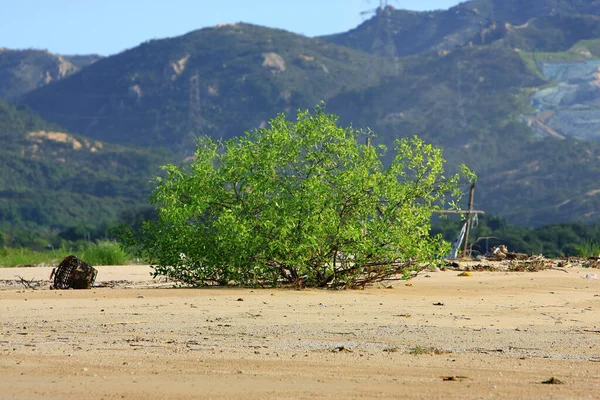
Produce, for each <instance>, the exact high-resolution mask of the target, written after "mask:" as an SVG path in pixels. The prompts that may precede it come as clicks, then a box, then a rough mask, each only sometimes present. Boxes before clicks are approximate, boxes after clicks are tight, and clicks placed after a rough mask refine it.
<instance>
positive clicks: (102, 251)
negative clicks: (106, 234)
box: [80, 241, 129, 265]
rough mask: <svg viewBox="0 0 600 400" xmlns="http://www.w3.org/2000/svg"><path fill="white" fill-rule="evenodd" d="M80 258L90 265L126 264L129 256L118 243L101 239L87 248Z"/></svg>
mask: <svg viewBox="0 0 600 400" xmlns="http://www.w3.org/2000/svg"><path fill="white" fill-rule="evenodd" d="M80 258H81V259H82V260H83V261H85V262H86V263H88V264H90V265H124V264H127V262H128V261H129V256H128V254H127V252H125V251H124V250H123V249H122V248H121V246H120V245H119V244H118V243H115V242H108V241H101V242H98V243H97V244H93V245H91V246H89V247H87V248H85V249H84V250H83V251H82V252H81V256H80Z"/></svg>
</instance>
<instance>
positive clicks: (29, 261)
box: [0, 241, 133, 268]
mask: <svg viewBox="0 0 600 400" xmlns="http://www.w3.org/2000/svg"><path fill="white" fill-rule="evenodd" d="M71 254H73V255H77V256H78V257H79V258H80V259H82V260H84V261H85V262H86V263H88V264H90V265H125V264H128V263H129V262H131V260H132V258H133V257H131V255H129V254H127V253H125V252H124V251H123V249H121V246H120V245H119V244H118V243H116V242H109V241H100V242H98V243H82V244H79V245H75V246H73V245H67V244H63V245H62V246H61V247H59V248H57V249H46V250H33V249H30V248H22V247H21V248H8V247H4V248H0V268H1V267H19V266H32V265H41V264H46V265H49V266H50V265H54V266H56V265H58V264H59V263H60V262H61V261H62V260H63V259H64V258H65V257H66V256H68V255H71Z"/></svg>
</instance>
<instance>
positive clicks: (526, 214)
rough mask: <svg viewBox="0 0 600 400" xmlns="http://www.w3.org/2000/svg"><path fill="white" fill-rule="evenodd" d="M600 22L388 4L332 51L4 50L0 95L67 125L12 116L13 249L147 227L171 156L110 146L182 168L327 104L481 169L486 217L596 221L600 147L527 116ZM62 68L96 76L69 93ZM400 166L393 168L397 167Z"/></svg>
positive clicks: (78, 78)
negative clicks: (156, 179)
mask: <svg viewBox="0 0 600 400" xmlns="http://www.w3.org/2000/svg"><path fill="white" fill-rule="evenodd" d="M584 14H588V15H584ZM598 14H600V5H599V3H598V2H596V1H594V2H589V1H587V0H571V1H568V2H566V1H562V0H536V1H529V2H523V1H520V0H473V1H468V2H465V3H461V4H460V5H458V6H456V7H453V8H452V9H450V10H446V11H432V12H423V13H420V12H407V11H402V10H394V9H393V8H387V9H386V10H380V11H379V12H377V13H376V14H375V15H374V17H373V18H372V19H370V20H368V21H365V23H364V24H362V25H361V26H359V27H357V29H354V30H352V31H350V32H346V33H343V34H340V35H333V36H330V37H324V38H320V39H314V38H307V37H303V36H301V35H295V34H292V33H289V32H284V31H281V30H276V29H268V28H264V27H259V26H254V25H249V24H234V25H226V26H220V27H215V28H209V29H202V30H198V31H194V32H190V33H189V34H186V35H183V36H180V37H175V38H170V39H164V40H151V41H148V42H146V43H143V44H142V45H140V46H138V47H136V48H134V49H131V50H127V51H124V52H122V53H120V54H117V55H115V56H111V57H107V58H104V59H98V57H96V56H73V57H62V58H60V57H58V56H55V55H52V54H49V53H47V52H40V51H29V50H27V51H10V50H2V51H0V98H1V97H5V98H10V99H19V100H20V101H22V104H26V105H27V106H30V107H32V108H33V109H35V110H37V111H38V112H40V113H41V114H42V115H43V116H45V117H46V118H48V119H52V121H53V122H54V123H57V124H60V126H57V125H54V124H51V123H48V122H44V121H43V120H41V119H40V118H39V117H37V116H35V115H34V114H32V113H31V111H29V110H28V109H26V108H25V106H23V107H18V108H15V107H13V106H8V105H5V104H0V140H1V143H2V147H1V148H0V232H1V233H2V234H1V235H0V246H12V247H19V246H28V247H31V248H33V249H43V248H45V247H46V246H48V245H51V246H55V247H56V246H60V245H61V243H63V242H65V241H67V242H69V243H78V242H80V241H97V240H100V239H105V238H108V239H110V237H111V235H110V228H111V227H112V226H114V225H115V224H117V223H119V222H122V221H123V220H124V219H127V220H128V221H126V222H132V223H137V224H138V225H139V220H140V219H141V218H137V216H136V214H137V213H138V212H139V214H138V216H139V215H141V213H142V210H144V209H145V207H147V196H148V195H149V193H150V192H151V190H152V186H151V185H150V184H148V181H149V179H150V178H151V177H152V176H155V175H156V174H157V173H158V172H157V170H158V166H159V165H162V164H165V163H166V162H170V161H173V160H174V157H172V156H170V155H169V154H168V153H157V152H155V151H150V150H140V149H134V148H127V147H122V146H117V145H110V144H109V143H107V142H104V140H107V141H108V142H111V141H114V142H120V143H128V144H134V145H141V146H148V147H167V148H170V149H171V150H174V151H175V152H177V154H178V155H179V156H182V157H181V158H184V157H186V156H191V155H193V149H194V148H195V141H196V137H198V136H202V135H208V136H210V137H211V138H213V139H218V138H231V137H235V136H237V135H239V134H240V133H242V132H244V131H247V130H250V129H253V128H255V127H259V126H264V125H265V124H266V121H269V120H270V119H271V118H272V117H273V116H274V115H275V112H276V111H279V110H284V111H285V112H287V113H289V111H290V110H295V109H302V108H306V107H310V106H311V105H312V104H316V103H317V102H319V101H321V100H326V101H327V103H328V109H329V110H330V111H332V112H333V113H335V114H337V115H339V116H340V121H341V123H342V124H343V125H345V126H354V127H356V128H357V129H365V130H366V129H372V130H374V131H376V132H378V133H379V137H377V138H375V139H374V143H375V144H377V145H379V144H381V145H385V146H387V147H388V148H390V149H391V148H394V147H395V143H396V141H397V140H398V139H403V138H406V137H412V136H413V135H415V134H416V135H418V136H419V137H421V138H423V139H424V140H426V141H427V142H428V143H432V144H433V145H434V146H436V147H440V148H443V149H444V154H445V156H446V158H447V159H448V161H449V165H450V167H449V168H450V171H449V172H457V169H456V168H457V166H459V165H461V164H462V163H463V162H465V163H468V164H469V166H470V167H471V168H473V169H474V170H475V171H477V174H478V176H479V184H478V193H477V202H478V204H477V206H478V208H481V209H484V210H485V211H486V212H488V213H491V214H495V215H502V216H503V217H504V218H506V219H507V221H508V222H510V223H512V224H518V225H521V226H543V225H547V224H549V223H558V222H565V221H588V220H589V221H591V222H594V221H596V220H597V219H598V215H599V214H598V212H597V210H598V208H599V207H600V185H599V184H598V182H597V176H598V175H599V174H600V165H599V164H598V162H597V154H598V153H599V152H600V145H599V144H598V143H594V142H583V141H576V140H565V141H558V140H556V139H554V138H550V137H547V136H548V130H545V129H544V128H545V126H543V124H542V125H541V126H540V125H536V123H537V122H540V121H542V122H543V123H545V122H544V121H552V120H553V118H554V119H560V120H561V121H563V120H565V119H569V116H570V115H567V116H566V117H560V116H555V115H552V113H553V112H555V111H556V112H557V113H560V112H561V111H564V110H562V109H560V107H559V106H557V110H554V109H552V110H550V112H548V113H545V114H544V113H541V114H544V115H542V116H541V117H540V120H539V121H538V120H532V118H528V117H529V116H531V115H532V114H534V113H535V112H536V110H535V109H534V108H533V106H532V103H531V102H530V95H531V94H532V93H534V92H535V91H538V90H539V89H542V88H546V87H549V86H551V85H555V82H549V81H547V80H546V79H544V78H543V77H542V75H541V74H540V71H539V70H538V63H539V62H540V61H578V60H582V59H585V58H586V57H592V58H594V57H600V39H599V37H600V18H598V16H597V15H598ZM494 21H495V23H494ZM505 22H506V23H508V25H507V24H506V23H505ZM334 42H335V43H337V44H343V45H346V46H351V47H353V48H349V47H341V46H338V45H336V44H333V43H334ZM515 49H519V51H515ZM374 54H376V55H374ZM65 60H66V61H65ZM65 62H66V63H71V64H72V65H74V66H75V67H77V68H80V67H83V66H85V68H83V69H82V70H81V71H80V72H78V73H77V74H73V75H69V76H65V77H64V79H61V80H59V81H56V80H57V79H58V78H57V77H56V76H55V75H53V74H54V72H53V71H55V70H56V68H57V65H58V64H60V63H63V67H65V66H67V67H68V66H69V65H68V64H65ZM75 67H73V68H75ZM63 71H65V68H63ZM66 71H67V72H70V71H72V68H71V67H69V68H66ZM47 72H49V73H50V77H51V78H52V80H53V83H52V84H51V85H46V82H45V77H46V76H47V74H46V73H47ZM55 78H56V79H55ZM40 80H44V82H41V81H40ZM40 85H43V86H44V87H42V88H39V89H35V88H37V87H38V86H40ZM33 89H35V90H33ZM25 91H29V92H28V93H27V95H25V96H24V97H22V94H23V93H24V92H25ZM576 93H582V95H581V97H585V96H588V95H590V96H591V95H593V93H591V92H590V93H587V92H585V91H584V92H580V91H578V92H576ZM579 97H580V95H579V94H577V95H575V94H574V95H572V96H570V98H574V99H578V98H579ZM544 104H546V103H544ZM580 106H581V104H579V103H576V104H574V106H573V109H574V110H575V112H578V111H579V110H580V109H581V107H580ZM561 107H562V106H561ZM590 113H592V114H593V110H592V111H590ZM563 114H564V113H563ZM580 120H581V121H583V122H582V125H584V127H583V128H582V129H581V130H582V131H585V132H596V131H598V129H596V127H597V126H596V125H593V118H585V116H584V117H582V118H580ZM588 122H589V123H590V124H591V125H590V126H589V129H588V126H587V125H585V124H587V123H588ZM548 124H549V126H550V125H551V123H550V122H548ZM62 127H65V128H62ZM67 129H68V131H66V130H67ZM556 130H557V132H558V133H559V135H560V134H565V132H562V131H560V128H556ZM41 131H45V132H56V133H60V134H61V135H62V134H63V133H64V134H65V135H63V136H61V135H58V136H57V135H54V136H52V135H47V134H42V133H41ZM32 132H33V133H35V134H34V135H31V133H32ZM68 132H76V133H82V134H85V135H86V137H83V136H79V135H74V134H73V135H71V134H67V133H68ZM550 133H553V132H552V131H550ZM559 135H554V136H555V137H556V136H559ZM92 138H93V139H92ZM586 138H587V139H594V140H595V139H596V138H595V137H594V135H593V134H592V133H590V134H589V137H587V136H586ZM99 140H102V142H99ZM598 140H600V139H598ZM97 143H99V144H100V145H101V146H102V147H99V146H97V145H96V144H97ZM77 146H81V147H78V148H76V147H77ZM92 149H94V151H93V150H92ZM392 160H393V156H392V154H391V152H390V153H388V154H387V155H386V156H384V164H385V165H390V164H391V162H392ZM177 161H180V160H177ZM188 161H189V160H188ZM130 217H133V220H131V219H130ZM538 244H539V243H538ZM538 244H535V243H534V244H532V246H533V247H535V246H538ZM575 244H576V245H578V246H584V245H585V243H584V242H577V243H575ZM557 249H558V248H557ZM560 249H561V250H560V251H562V252H564V251H565V249H563V248H560ZM557 251H558V250H557Z"/></svg>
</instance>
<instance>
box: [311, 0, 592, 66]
mask: <svg viewBox="0 0 600 400" xmlns="http://www.w3.org/2000/svg"><path fill="white" fill-rule="evenodd" d="M563 14H564V15H576V14H588V15H600V1H598V0H471V1H466V2H464V3H461V4H459V5H457V6H455V7H452V8H450V9H448V10H438V11H423V12H418V11H407V10H397V9H395V8H394V7H392V6H388V7H387V8H385V9H383V10H378V11H377V12H376V14H375V16H374V17H373V18H371V19H369V20H368V21H365V22H364V23H363V24H361V25H360V26H358V27H357V28H355V29H352V30H350V31H348V32H343V33H339V34H335V35H328V36H324V37H322V39H323V40H327V41H330V42H332V43H335V44H338V45H341V46H347V47H352V48H355V49H359V50H362V51H366V52H369V53H373V54H379V55H384V56H392V57H402V56H407V55H412V54H419V53H423V52H429V51H439V52H447V51H453V50H455V49H457V48H459V47H462V46H464V45H467V44H469V43H470V42H473V41H479V42H480V41H481V40H482V38H486V39H487V40H488V43H489V42H490V41H493V40H495V39H496V37H494V36H491V35H490V32H493V31H495V30H496V29H497V28H500V29H501V30H504V28H505V25H506V24H509V25H522V24H525V23H526V22H528V21H530V20H531V19H533V18H538V17H544V16H552V15H563ZM549 40H550V38H549Z"/></svg>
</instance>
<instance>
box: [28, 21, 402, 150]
mask: <svg viewBox="0 0 600 400" xmlns="http://www.w3.org/2000/svg"><path fill="white" fill-rule="evenodd" d="M393 65H394V64H393V62H392V61H391V60H388V59H377V58H374V57H372V56H370V55H368V54H366V53H362V52H359V51H356V50H352V49H348V48H343V47H339V46H336V45H333V44H330V43H327V42H323V41H321V40H317V39H311V38H307V37H304V36H300V35H296V34H292V33H289V32H285V31H281V30H276V29H269V28H263V27H259V26H254V25H248V24H235V25H224V26H220V27H215V28H207V29H202V30H199V31H194V32H191V33H189V34H187V35H183V36H180V37H176V38H171V39H164V40H152V41H149V42H146V43H144V44H142V45H140V46H138V47H136V48H134V49H131V50H128V51H125V52H123V53H120V54H118V55H115V56H112V57H108V58H105V59H102V60H100V61H98V62H96V63H94V64H92V65H91V66H89V67H87V68H85V69H84V70H82V71H81V72H80V73H78V74H77V75H74V76H72V77H70V78H69V79H65V80H62V81H59V82H57V83H56V84H53V85H50V86H46V87H42V88H40V89H38V90H36V91H34V92H31V93H29V94H28V95H26V96H25V98H24V102H25V103H26V104H28V105H29V106H30V107H32V108H33V109H35V110H36V111H37V112H39V113H40V114H41V115H42V116H43V117H45V118H48V119H50V120H52V121H54V122H57V123H59V124H61V125H62V126H65V127H67V128H68V129H70V130H71V131H74V132H79V133H81V134H84V135H86V136H88V137H91V138H94V139H98V140H107V141H111V142H115V143H131V144H136V145H143V146H153V147H161V146H162V147H169V148H172V149H175V150H178V151H180V152H182V153H185V152H189V151H191V150H192V149H193V146H194V138H195V137H196V136H198V135H201V134H208V135H210V136H213V137H231V136H233V135H239V134H242V133H243V132H244V131H246V130H248V129H251V128H254V127H259V126H261V125H264V124H265V123H266V121H268V120H269V118H271V117H273V116H274V115H275V114H276V113H277V112H281V111H288V112H295V110H296V109H297V108H299V107H306V106H308V105H314V104H316V103H318V102H319V101H321V100H328V99H330V98H332V97H334V96H336V95H337V94H339V93H341V92H344V91H347V90H360V89H365V88H367V87H369V86H371V85H375V84H378V83H379V81H380V78H381V76H385V75H386V74H388V73H391V72H392V71H393V68H394V67H393Z"/></svg>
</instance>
